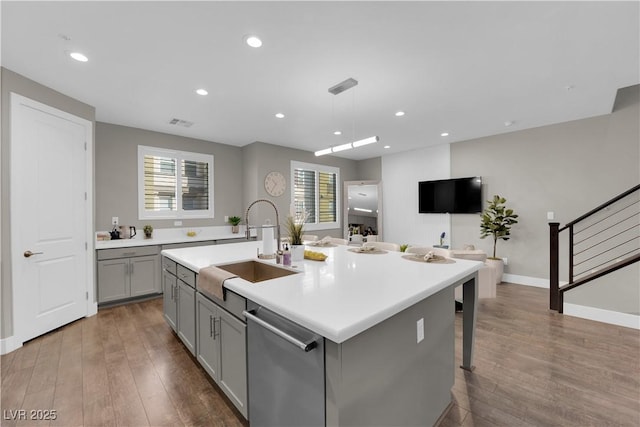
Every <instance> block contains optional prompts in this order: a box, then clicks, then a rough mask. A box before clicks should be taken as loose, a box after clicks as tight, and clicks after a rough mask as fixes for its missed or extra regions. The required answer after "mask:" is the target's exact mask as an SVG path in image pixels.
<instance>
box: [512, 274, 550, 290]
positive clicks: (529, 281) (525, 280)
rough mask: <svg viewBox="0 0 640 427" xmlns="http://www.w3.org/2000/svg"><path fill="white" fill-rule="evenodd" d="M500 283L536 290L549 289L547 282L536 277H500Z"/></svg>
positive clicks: (515, 275)
mask: <svg viewBox="0 0 640 427" xmlns="http://www.w3.org/2000/svg"><path fill="white" fill-rule="evenodd" d="M502 281H503V282H507V283H515V284H516V285H526V286H535V287H536V288H546V289H549V280H548V279H540V278H538V277H530V276H520V275H519V274H508V273H505V274H503V275H502Z"/></svg>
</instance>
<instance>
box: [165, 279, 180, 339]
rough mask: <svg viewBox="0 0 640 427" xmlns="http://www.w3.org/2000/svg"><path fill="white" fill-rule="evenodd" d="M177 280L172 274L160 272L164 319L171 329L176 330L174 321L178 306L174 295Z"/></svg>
mask: <svg viewBox="0 0 640 427" xmlns="http://www.w3.org/2000/svg"><path fill="white" fill-rule="evenodd" d="M176 281H177V279H176V276H174V275H173V274H171V273H169V272H167V271H164V270H162V292H163V295H162V299H163V305H164V318H165V320H166V321H167V323H168V324H169V326H171V329H173V330H174V331H175V330H176V326H177V325H176V321H177V315H178V305H177V302H176V301H177V297H176V293H177V292H178V290H177V289H176V288H177V283H176Z"/></svg>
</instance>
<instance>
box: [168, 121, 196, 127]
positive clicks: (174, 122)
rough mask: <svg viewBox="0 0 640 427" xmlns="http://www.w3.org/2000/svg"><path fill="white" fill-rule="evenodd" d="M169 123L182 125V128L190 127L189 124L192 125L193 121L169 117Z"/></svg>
mask: <svg viewBox="0 0 640 427" xmlns="http://www.w3.org/2000/svg"><path fill="white" fill-rule="evenodd" d="M169 124H170V125H176V126H182V127H183V128H190V127H191V126H193V122H189V121H187V120H182V119H171V121H169Z"/></svg>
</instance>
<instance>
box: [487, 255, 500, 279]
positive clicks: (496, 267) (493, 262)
mask: <svg viewBox="0 0 640 427" xmlns="http://www.w3.org/2000/svg"><path fill="white" fill-rule="evenodd" d="M486 263H487V264H488V265H490V266H491V267H492V268H493V275H494V277H495V279H496V285H499V284H500V283H502V274H503V273H504V262H503V261H502V258H498V259H494V258H487V261H486Z"/></svg>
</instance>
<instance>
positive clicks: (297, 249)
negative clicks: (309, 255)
mask: <svg viewBox="0 0 640 427" xmlns="http://www.w3.org/2000/svg"><path fill="white" fill-rule="evenodd" d="M306 222H307V214H302V215H296V217H295V218H294V217H292V216H291V215H289V216H287V219H286V221H285V224H284V226H285V228H286V230H287V232H288V233H289V243H290V244H291V260H292V261H302V260H303V259H304V245H303V244H302V235H303V234H304V224H305V223H306Z"/></svg>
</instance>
